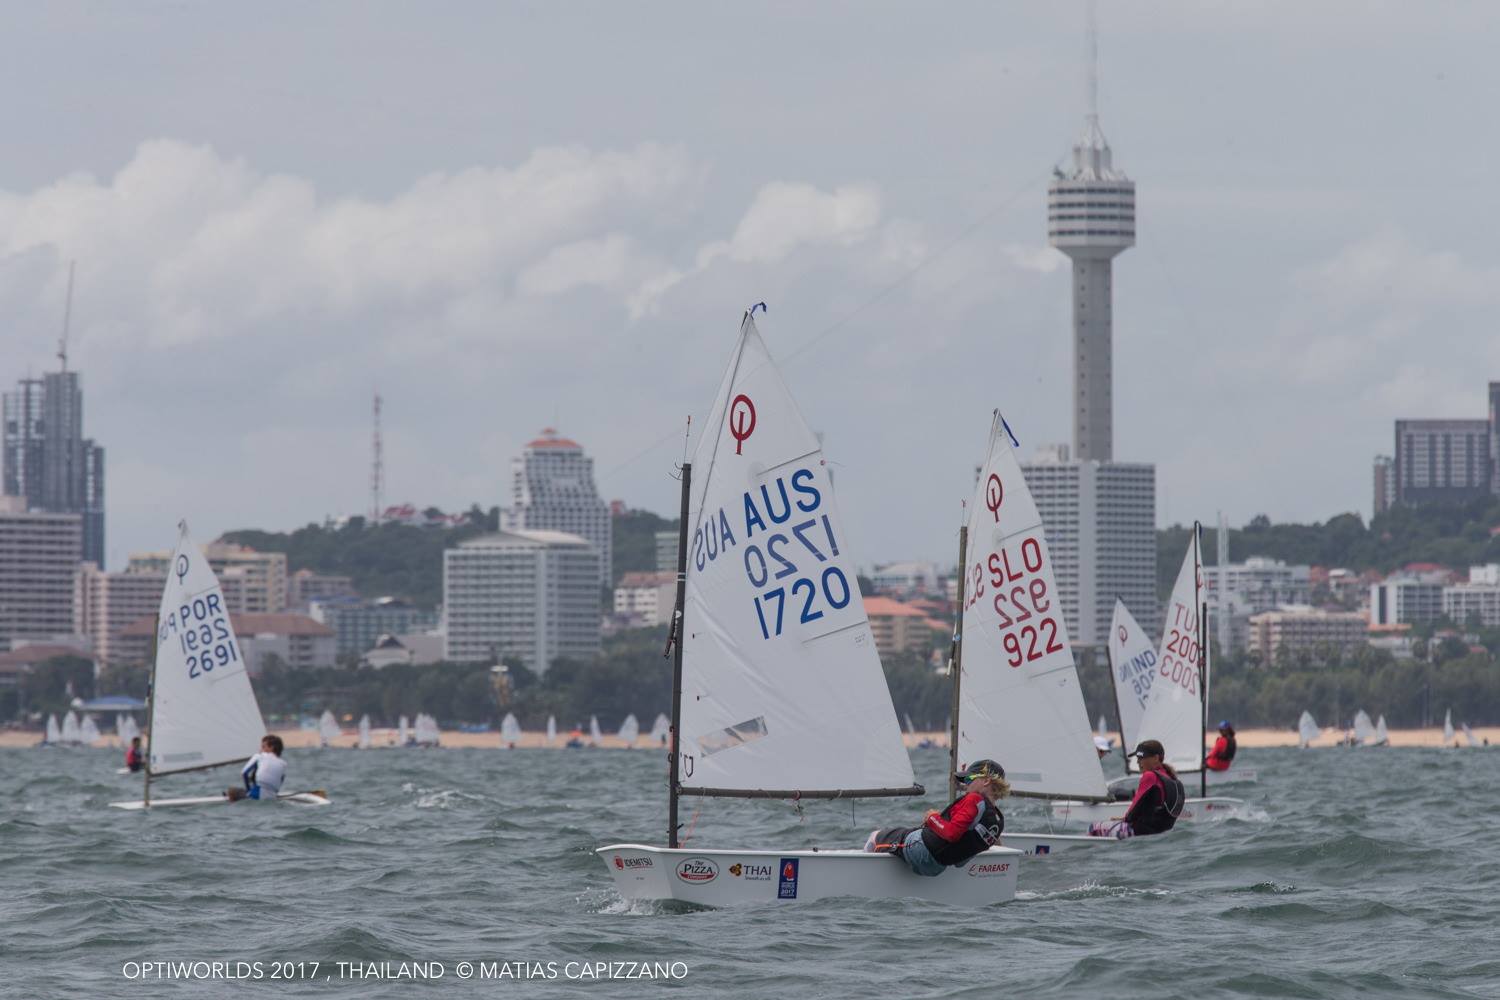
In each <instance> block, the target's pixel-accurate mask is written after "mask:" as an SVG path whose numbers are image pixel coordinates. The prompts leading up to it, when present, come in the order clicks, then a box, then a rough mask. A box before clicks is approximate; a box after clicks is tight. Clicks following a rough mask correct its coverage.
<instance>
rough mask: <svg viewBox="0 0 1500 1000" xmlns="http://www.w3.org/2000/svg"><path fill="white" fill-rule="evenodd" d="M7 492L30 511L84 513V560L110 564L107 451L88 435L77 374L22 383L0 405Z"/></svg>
mask: <svg viewBox="0 0 1500 1000" xmlns="http://www.w3.org/2000/svg"><path fill="white" fill-rule="evenodd" d="M0 409H3V414H4V423H5V426H4V433H3V453H4V461H3V464H4V467H5V471H4V484H5V492H6V493H7V494H9V495H11V496H17V497H21V498H23V499H24V501H25V503H26V507H27V509H28V510H35V511H49V512H51V513H56V514H78V515H80V518H81V523H82V530H83V558H84V559H85V560H87V561H88V562H92V563H94V564H95V565H96V566H100V567H103V565H104V449H103V448H102V447H101V446H99V445H98V444H96V443H94V441H93V440H92V439H89V438H85V437H84V436H83V389H82V387H81V386H80V384H79V378H78V373H77V372H70V371H61V372H48V373H47V374H45V375H43V376H42V377H41V378H40V379H22V380H21V381H20V382H18V383H17V384H16V388H15V390H14V391H12V392H7V393H5V394H4V401H3V404H0Z"/></svg>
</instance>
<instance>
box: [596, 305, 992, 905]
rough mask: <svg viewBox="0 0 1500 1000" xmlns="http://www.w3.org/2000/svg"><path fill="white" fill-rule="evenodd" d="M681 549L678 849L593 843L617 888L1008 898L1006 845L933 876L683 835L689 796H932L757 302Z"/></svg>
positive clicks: (675, 622)
mask: <svg viewBox="0 0 1500 1000" xmlns="http://www.w3.org/2000/svg"><path fill="white" fill-rule="evenodd" d="M695 469H696V470H698V473H699V475H700V476H701V479H699V480H696V481H695V480H694V478H693V472H694V470H695ZM677 551H678V563H677V566H678V575H677V580H678V583H677V600H676V605H675V610H674V614H673V618H672V632H671V640H670V641H671V648H672V651H673V679H672V727H671V734H670V737H669V738H670V740H671V743H672V746H671V754H670V756H669V765H668V766H669V779H668V782H667V794H668V799H667V845H668V846H666V847H659V846H648V845H644V844H634V843H620V844H610V845H607V846H604V847H600V848H599V849H598V850H597V852H596V853H598V855H599V857H600V859H601V860H602V861H603V862H604V864H605V867H606V868H607V870H608V871H609V872H610V874H611V875H612V876H613V878H614V882H615V887H616V889H617V890H618V891H619V893H620V895H621V896H623V897H625V898H626V899H677V900H683V901H686V902H691V903H698V904H704V905H724V904H730V903H738V902H770V903H774V904H776V905H781V904H783V903H788V902H792V901H803V902H806V901H808V900H817V899H823V898H827V897H831V896H862V897H866V898H877V899H886V898H893V897H919V898H924V899H931V900H935V901H941V902H946V903H948V904H950V905H965V906H978V905H984V904H988V903H996V902H1004V901H1007V900H1010V899H1012V898H1014V896H1015V888H1016V868H1017V862H1018V860H1019V858H1020V856H1021V855H1020V852H1018V851H1015V850H1013V849H1008V848H999V847H992V848H990V849H989V850H988V851H987V852H985V853H982V854H980V855H977V856H976V857H974V858H972V859H971V860H970V861H969V862H968V863H966V864H964V865H960V866H957V867H954V868H950V869H948V870H947V871H945V872H944V873H943V874H941V875H939V876H937V877H934V878H924V877H921V876H917V875H914V874H912V872H911V869H910V868H908V867H907V865H906V864H905V863H904V862H903V861H901V860H900V859H899V858H897V857H895V856H894V855H890V854H882V853H867V852H865V851H862V850H846V849H838V850H810V849H806V848H780V849H774V850H733V849H725V848H715V847H697V846H694V847H690V848H686V847H683V846H682V844H681V840H680V829H679V824H678V818H677V816H678V809H677V807H678V800H679V798H680V797H681V796H683V795H689V796H716V797H743V798H782V799H811V798H853V797H870V796H906V795H921V794H923V789H922V787H921V786H920V785H918V784H917V783H916V781H915V775H914V774H913V772H912V766H911V759H910V757H908V756H907V753H906V748H905V747H904V746H902V743H901V727H900V724H899V723H898V722H897V721H896V711H895V708H894V706H893V705H892V704H891V695H890V689H889V688H888V687H887V686H886V682H885V676H884V673H883V672H882V670H881V666H880V659H879V656H878V654H877V653H876V652H875V641H874V637H873V635H872V634H871V631H870V623H869V619H868V618H867V617H866V615H865V611H864V606H863V602H862V601H861V600H860V593H859V587H858V584H857V582H856V578H855V567H854V561H853V559H852V557H851V555H850V553H849V551H848V548H847V545H846V544H845V535H844V532H843V526H842V524H841V523H840V520H839V516H838V511H837V509H836V505H835V502H834V494H833V482H832V480H831V478H830V476H829V472H828V468H827V464H826V462H825V460H824V458H823V454H822V446H821V445H820V444H819V442H818V439H817V437H816V436H815V435H814V434H813V432H812V430H811V428H809V427H808V426H807V424H806V423H805V422H804V421H803V419H802V417H801V414H800V413H799V412H798V410H797V406H796V403H795V402H794V401H793V400H792V397H791V394H790V393H789V391H788V390H787V387H786V384H785V382H784V381H783V380H782V378H781V373H780V372H779V371H778V370H777V368H776V365H775V364H774V363H773V362H772V360H771V357H770V354H769V352H768V351H767V350H766V346H765V343H764V341H762V340H761V337H760V333H759V331H757V329H756V327H755V321H754V319H753V310H749V311H746V313H745V316H744V319H743V321H742V322H741V324H740V333H739V338H738V342H737V344H736V346H735V349H734V352H733V354H732V355H731V357H730V360H729V366H728V369H727V371H726V372H725V375H724V379H723V381H722V382H721V383H720V386H719V391H718V395H717V397H716V399H715V401H714V404H713V407H712V409H711V410H710V413H709V419H708V421H707V423H706V425H705V427H704V430H703V433H702V434H701V435H700V437H699V440H698V443H697V446H696V449H695V451H694V453H693V456H692V460H691V461H690V462H687V463H684V464H683V466H682V508H681V520H680V521H679V534H678V549H677ZM907 808H908V810H909V811H911V812H913V813H915V812H916V810H915V808H914V807H911V806H908V807H907Z"/></svg>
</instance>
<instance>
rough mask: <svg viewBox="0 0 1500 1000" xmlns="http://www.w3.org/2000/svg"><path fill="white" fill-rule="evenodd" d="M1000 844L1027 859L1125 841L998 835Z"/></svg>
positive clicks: (1078, 836) (1063, 835) (1062, 835)
mask: <svg viewBox="0 0 1500 1000" xmlns="http://www.w3.org/2000/svg"><path fill="white" fill-rule="evenodd" d="M1000 843H1001V844H1002V845H1004V846H1005V847H1014V848H1015V849H1016V850H1018V851H1020V852H1022V853H1023V854H1025V855H1027V856H1028V857H1046V856H1048V855H1051V854H1058V853H1060V852H1062V851H1070V850H1073V849H1074V848H1079V847H1104V846H1107V845H1109V844H1123V843H1125V841H1123V840H1116V839H1115V838H1113V837H1090V836H1089V835H1088V834H1084V833H1011V832H1010V831H1009V830H1007V831H1005V832H1004V833H1002V834H1001V835H1000Z"/></svg>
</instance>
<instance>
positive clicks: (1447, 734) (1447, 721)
mask: <svg viewBox="0 0 1500 1000" xmlns="http://www.w3.org/2000/svg"><path fill="white" fill-rule="evenodd" d="M49 732H50V730H49ZM1456 735H1457V734H1456V733H1454V732H1453V709H1451V708H1450V709H1448V710H1447V711H1446V712H1444V713H1443V746H1447V745H1448V744H1450V743H1452V742H1453V740H1454V737H1455V736H1456Z"/></svg>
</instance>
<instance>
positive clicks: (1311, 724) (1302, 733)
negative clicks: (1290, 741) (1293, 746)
mask: <svg viewBox="0 0 1500 1000" xmlns="http://www.w3.org/2000/svg"><path fill="white" fill-rule="evenodd" d="M1321 732H1322V730H1321V729H1319V728H1318V721H1317V720H1316V719H1314V718H1313V714H1312V713H1311V712H1306V711H1304V712H1303V713H1302V718H1300V719H1298V720H1297V743H1298V745H1300V746H1301V747H1303V748H1304V749H1306V748H1307V747H1310V746H1312V742H1313V740H1315V739H1317V738H1318V735H1319V734H1320V733H1321Z"/></svg>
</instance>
